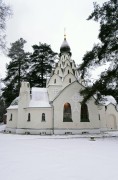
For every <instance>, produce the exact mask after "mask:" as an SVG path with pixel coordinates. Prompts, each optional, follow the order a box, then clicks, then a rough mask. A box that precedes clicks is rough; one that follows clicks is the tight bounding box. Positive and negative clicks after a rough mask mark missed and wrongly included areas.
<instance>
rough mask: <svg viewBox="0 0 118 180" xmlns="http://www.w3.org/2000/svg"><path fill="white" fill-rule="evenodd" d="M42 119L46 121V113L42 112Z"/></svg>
mask: <svg viewBox="0 0 118 180" xmlns="http://www.w3.org/2000/svg"><path fill="white" fill-rule="evenodd" d="M42 121H45V113H42Z"/></svg>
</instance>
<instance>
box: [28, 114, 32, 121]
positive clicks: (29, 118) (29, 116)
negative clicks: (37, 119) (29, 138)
mask: <svg viewBox="0 0 118 180" xmlns="http://www.w3.org/2000/svg"><path fill="white" fill-rule="evenodd" d="M27 121H31V115H30V113H28V120H27Z"/></svg>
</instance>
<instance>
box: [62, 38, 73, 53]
mask: <svg viewBox="0 0 118 180" xmlns="http://www.w3.org/2000/svg"><path fill="white" fill-rule="evenodd" d="M70 50H71V49H70V46H69V44H68V42H67V40H66V35H64V41H63V43H62V45H61V47H60V53H69V54H70V55H71V52H70Z"/></svg>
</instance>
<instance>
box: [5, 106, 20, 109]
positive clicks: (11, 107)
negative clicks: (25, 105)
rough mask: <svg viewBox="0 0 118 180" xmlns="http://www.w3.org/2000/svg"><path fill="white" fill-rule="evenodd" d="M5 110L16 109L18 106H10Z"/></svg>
mask: <svg viewBox="0 0 118 180" xmlns="http://www.w3.org/2000/svg"><path fill="white" fill-rule="evenodd" d="M7 109H18V105H10V106H9V107H8V108H7Z"/></svg>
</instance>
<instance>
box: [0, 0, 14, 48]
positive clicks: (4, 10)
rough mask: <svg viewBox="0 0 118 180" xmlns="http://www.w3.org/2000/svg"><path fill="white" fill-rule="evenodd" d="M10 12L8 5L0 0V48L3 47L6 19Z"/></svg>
mask: <svg viewBox="0 0 118 180" xmlns="http://www.w3.org/2000/svg"><path fill="white" fill-rule="evenodd" d="M11 14H12V12H11V9H10V7H9V6H8V5H6V4H5V3H4V1H3V0H0V49H4V48H5V29H6V20H7V18H8V16H10V15H11Z"/></svg>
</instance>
